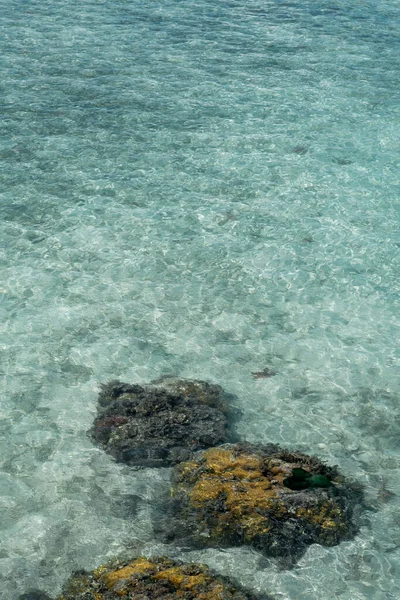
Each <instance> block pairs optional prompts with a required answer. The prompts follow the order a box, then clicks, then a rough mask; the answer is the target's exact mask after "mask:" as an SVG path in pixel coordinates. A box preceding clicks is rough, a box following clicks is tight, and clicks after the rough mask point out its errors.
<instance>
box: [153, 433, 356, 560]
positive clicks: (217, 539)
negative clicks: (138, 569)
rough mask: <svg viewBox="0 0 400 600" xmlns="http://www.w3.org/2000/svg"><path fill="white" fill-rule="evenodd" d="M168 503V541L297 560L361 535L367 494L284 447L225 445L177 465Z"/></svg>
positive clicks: (336, 474)
mask: <svg viewBox="0 0 400 600" xmlns="http://www.w3.org/2000/svg"><path fill="white" fill-rule="evenodd" d="M172 482H173V484H172V500H170V501H169V511H168V524H164V531H165V528H166V531H167V539H168V540H169V541H172V540H173V539H175V540H179V539H180V540H185V542H189V543H191V544H195V545H200V546H213V547H216V546H238V545H241V544H248V545H251V546H253V547H255V548H257V549H258V550H260V551H261V552H263V553H264V554H265V555H268V556H282V557H284V556H286V557H291V558H293V559H294V558H297V557H298V556H300V555H301V554H302V552H304V550H305V548H306V546H307V545H308V544H313V543H319V544H323V545H326V546H332V545H334V544H338V543H339V542H340V541H341V540H344V539H348V538H349V537H351V536H352V535H353V534H354V533H355V526H354V525H353V523H352V516H353V510H354V507H355V506H356V505H357V504H358V503H359V502H360V499H361V494H360V492H359V490H358V488H356V487H355V486H354V487H353V486H351V485H350V484H348V483H346V482H345V481H344V479H343V477H341V476H340V475H339V473H338V471H337V469H336V468H335V467H328V466H326V465H325V464H323V463H322V462H321V461H319V460H318V459H317V458H314V457H312V456H307V455H305V454H300V453H294V452H290V451H289V450H284V449H281V448H279V447H278V446H274V445H268V446H255V445H251V444H236V445H230V444H226V445H223V446H220V447H218V448H210V449H208V450H205V451H202V452H198V453H197V454H196V455H195V456H194V457H193V459H192V460H190V461H186V462H184V463H181V464H179V465H177V466H176V467H175V468H174V470H173V476H172Z"/></svg>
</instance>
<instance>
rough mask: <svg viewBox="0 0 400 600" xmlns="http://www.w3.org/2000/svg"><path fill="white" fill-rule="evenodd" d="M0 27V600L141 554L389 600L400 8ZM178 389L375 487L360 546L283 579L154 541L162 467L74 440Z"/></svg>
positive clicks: (245, 6) (307, 594)
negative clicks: (103, 408)
mask: <svg viewBox="0 0 400 600" xmlns="http://www.w3.org/2000/svg"><path fill="white" fill-rule="evenodd" d="M0 9H1V10H0V24H1V31H2V36H1V39H0V68H1V80H0V88H1V95H0V102H1V114H2V119H1V123H0V128H1V130H0V161H1V172H0V194H1V196H0V244H1V248H0V252H1V255H0V261H1V262H0V265H1V274H0V289H1V301H0V315H1V321H0V324H1V325H0V326H1V336H0V352H1V367H0V368H1V374H2V391H1V396H0V411H1V412H0V428H1V438H2V440H3V442H4V444H3V445H2V449H1V455H0V458H1V466H0V519H1V527H2V530H3V531H2V534H1V540H0V590H2V591H1V592H0V597H1V598H4V599H6V600H15V599H16V598H17V597H18V595H19V594H20V593H22V592H24V591H25V590H26V589H28V588H33V587H36V588H41V589H43V590H46V591H48V592H49V593H52V594H56V593H58V592H59V590H60V587H61V585H62V582H63V581H64V580H65V579H66V577H67V576H68V575H69V574H70V573H71V571H73V570H76V569H79V568H94V567H95V566H97V565H98V564H100V563H101V562H104V561H105V560H107V559H108V558H109V557H111V556H114V555H115V554H117V553H119V552H124V551H126V550H132V551H135V552H161V553H164V552H167V553H169V554H170V555H171V556H175V557H179V558H185V559H196V560H201V561H202V562H206V563H208V564H210V565H211V566H212V567H213V568H215V569H217V570H218V571H219V572H221V573H225V574H230V575H234V576H236V577H237V578H239V580H240V581H241V583H242V584H244V585H246V586H248V587H249V588H250V589H253V590H255V591H260V590H265V591H269V592H270V593H272V594H275V596H276V598H277V599H282V600H328V599H331V598H339V599H341V600H355V599H361V600H364V599H365V600H371V599H372V600H375V599H376V600H387V599H389V600H390V599H393V600H395V599H397V598H398V597H399V596H400V511H399V497H400V481H399V476H398V472H399V467H400V454H399V452H400V441H399V440H400V421H399V418H400V403H399V399H400V389H399V372H400V369H399V366H400V350H399V333H400V331H399V329H400V327H399V326H400V319H399V304H400V302H399V298H400V295H399V292H400V284H399V267H400V234H399V220H400V218H399V217H400V209H399V196H400V177H399V172H400V154H399V149H400V142H399V140H400V60H399V59H400V40H399V25H398V24H399V23H400V4H399V2H398V0H393V1H391V2H389V1H387V0H375V1H374V2H373V1H370V0H367V1H364V2H361V1H360V0H358V1H356V0H350V1H347V2H344V1H343V0H315V1H309V0H304V1H301V0H291V1H290V0H288V1H279V0H274V1H272V0H266V1H265V2H260V1H259V0H258V1H256V0H246V1H244V0H231V1H222V0H216V1H215V0H214V1H213V2H211V1H207V0H195V1H189V0H164V1H162V2H161V1H160V2H157V1H154V0H153V1H149V0H147V1H144V0H113V1H106V0H97V1H96V2H94V1H90V0H79V2H78V1H77V0H57V1H50V0H42V1H40V2H39V1H38V0H25V1H24V0H7V1H5V0H0ZM266 367H267V368H269V369H271V370H272V371H274V372H275V373H276V374H275V375H274V376H272V377H269V378H259V379H255V378H254V377H252V374H251V373H252V372H258V371H262V370H263V369H264V368H266ZM167 373H168V374H169V373H174V374H179V375H181V376H184V377H191V378H199V379H206V380H209V381H213V382H216V383H219V384H221V385H222V386H223V387H224V388H225V389H227V390H228V391H229V392H231V393H233V394H235V395H236V396H237V397H238V404H239V406H240V408H241V410H242V411H243V417H242V419H241V421H240V425H239V430H240V435H241V436H242V437H243V438H244V439H247V440H249V441H251V442H259V443H266V442H276V443H280V444H282V445H285V446H287V447H290V448H298V449H301V450H303V451H306V452H310V453H314V454H317V455H318V456H319V457H320V458H322V459H323V460H326V461H327V462H328V463H330V464H337V465H339V467H340V469H341V470H342V472H343V473H344V474H345V475H346V476H348V477H353V478H356V479H357V480H359V481H360V482H361V483H362V484H364V485H365V493H366V498H367V502H368V504H369V506H370V510H368V511H366V512H365V514H364V515H363V516H361V518H360V532H359V535H358V536H357V537H356V538H355V539H354V540H351V541H349V542H345V543H342V544H340V545H338V546H336V547H333V548H324V547H320V546H317V545H314V546H312V547H310V548H309V550H308V551H307V553H306V554H305V555H304V557H303V558H302V559H301V560H300V562H299V563H298V565H297V566H296V568H294V569H292V570H281V569H280V568H279V567H278V566H277V565H276V564H275V563H273V562H269V561H267V560H265V559H262V557H261V556H260V555H259V554H257V553H256V552H253V551H251V550H250V549H246V548H243V549H238V548H236V549H233V550H226V551H216V550H203V551H198V552H194V551H193V552H185V551H184V550H182V549H179V548H173V547H171V548H165V547H163V546H162V545H161V544H159V542H157V540H156V539H155V537H154V534H153V532H152V525H151V506H152V505H153V504H154V503H155V502H156V500H157V498H158V497H159V495H160V493H161V492H163V491H165V489H166V488H167V486H168V477H169V472H168V470H167V469H161V470H155V469H154V470H144V471H134V472H132V471H131V470H129V469H128V468H126V467H124V466H121V465H115V464H114V463H113V462H112V460H111V459H110V457H108V456H106V455H104V453H103V452H102V451H101V450H100V449H98V448H96V447H94V446H93V445H92V443H91V442H90V440H89V439H88V438H87V436H86V430H87V429H88V428H89V427H90V425H91V422H92V419H93V416H94V414H95V410H96V396H97V392H98V386H99V383H100V382H104V381H107V380H109V379H113V378H114V379H115V378H119V379H121V380H123V381H129V382H136V381H137V382H143V381H149V380H151V379H154V378H156V377H158V376H160V375H163V374H167ZM1 594H3V595H2V596H1Z"/></svg>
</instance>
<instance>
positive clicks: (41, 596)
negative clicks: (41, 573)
mask: <svg viewBox="0 0 400 600" xmlns="http://www.w3.org/2000/svg"><path fill="white" fill-rule="evenodd" d="M18 600H52V599H51V597H50V596H49V595H48V594H46V592H41V591H40V590H30V591H29V592H25V594H21V596H20V597H19V598H18Z"/></svg>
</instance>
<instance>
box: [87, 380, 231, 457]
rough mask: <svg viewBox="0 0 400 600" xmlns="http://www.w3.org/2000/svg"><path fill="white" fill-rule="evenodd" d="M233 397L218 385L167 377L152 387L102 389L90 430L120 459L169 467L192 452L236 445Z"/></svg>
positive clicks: (123, 385) (110, 386)
mask: <svg viewBox="0 0 400 600" xmlns="http://www.w3.org/2000/svg"><path fill="white" fill-rule="evenodd" d="M227 397H228V395H227V394H225V393H224V391H223V389H222V388H221V387H220V386H219V385H213V384H210V383H206V382H204V381H193V380H185V379H177V378H173V377H166V378H162V379H159V380H157V381H155V382H153V383H152V384H149V385H145V386H141V385H130V384H127V383H122V382H120V381H111V382H110V383H108V384H107V385H103V386H102V391H101V393H100V395H99V407H98V415H97V417H96V419H95V421H94V424H93V426H92V428H91V429H90V431H89V434H90V435H91V437H92V438H93V439H94V440H95V441H97V442H98V443H99V444H100V445H101V446H102V447H103V448H104V449H105V450H106V451H107V452H108V453H110V454H111V455H112V456H113V457H114V458H115V459H116V460H117V461H119V462H125V463H128V464H130V465H137V466H154V467H155V466H169V465H171V464H176V463H178V462H180V461H182V460H187V459H188V458H190V456H191V453H192V452H193V451H196V450H199V449H201V448H208V447H210V446H215V445H217V444H220V443H223V442H227V441H232V438H231V437H230V433H229V427H228V413H229V409H228V405H227V402H226V399H227Z"/></svg>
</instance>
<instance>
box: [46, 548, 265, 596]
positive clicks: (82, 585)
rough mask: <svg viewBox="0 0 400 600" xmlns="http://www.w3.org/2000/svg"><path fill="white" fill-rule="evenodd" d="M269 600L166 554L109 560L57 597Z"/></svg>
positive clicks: (203, 567) (78, 575)
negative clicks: (172, 558) (154, 556)
mask: <svg viewBox="0 0 400 600" xmlns="http://www.w3.org/2000/svg"><path fill="white" fill-rule="evenodd" d="M121 598H126V599H129V598H138V599H140V600H142V599H143V600H157V599H158V600H174V598H177V599H178V598H180V599H183V600H272V599H271V597H270V596H266V595H263V596H262V597H261V596H257V598H256V596H254V595H252V594H250V593H248V592H246V591H244V590H243V589H242V588H240V587H239V586H237V585H235V584H233V583H232V581H230V580H228V579H227V578H224V577H220V576H218V575H216V574H215V573H213V572H212V571H211V570H210V569H209V568H208V567H207V566H206V565H202V564H193V563H192V564H186V563H183V562H180V561H174V560H170V559H169V558H166V557H160V558H145V557H139V558H135V559H133V560H130V561H118V560H115V561H112V562H110V563H108V564H106V565H102V566H100V567H98V568H97V569H95V570H94V571H92V572H90V573H86V572H81V573H76V574H75V575H73V576H72V577H71V578H70V580H69V581H68V582H67V584H66V586H65V589H64V591H63V593H62V595H61V596H59V597H58V599H57V600H120V599H121Z"/></svg>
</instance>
